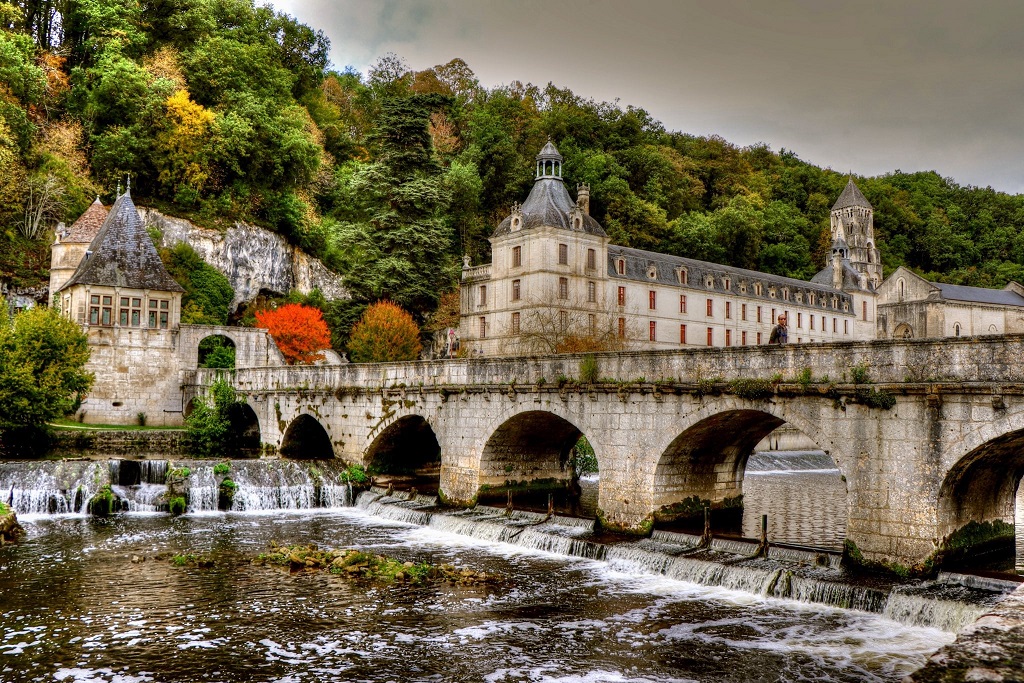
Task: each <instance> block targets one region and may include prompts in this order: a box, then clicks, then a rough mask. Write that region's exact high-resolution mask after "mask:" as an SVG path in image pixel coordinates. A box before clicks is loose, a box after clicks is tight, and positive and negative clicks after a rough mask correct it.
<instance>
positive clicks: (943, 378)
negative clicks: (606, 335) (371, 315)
mask: <svg viewBox="0 0 1024 683" xmlns="http://www.w3.org/2000/svg"><path fill="white" fill-rule="evenodd" d="M594 357H595V359H596V361H597V366H598V375H599V376H600V377H601V378H608V379H610V380H613V381H617V382H633V381H637V380H638V379H640V378H643V380H645V381H646V382H656V381H657V380H659V379H662V378H667V377H672V378H674V379H675V380H676V381H681V382H697V381H700V380H708V379H720V380H722V381H730V380H733V379H740V378H760V379H770V378H771V377H772V376H773V375H775V374H781V375H782V376H783V378H784V379H786V380H789V381H793V380H794V379H795V378H796V376H797V375H798V374H799V373H800V372H801V371H802V370H803V369H804V368H810V370H811V372H812V375H813V377H814V379H815V380H816V381H817V380H820V379H821V378H823V377H828V378H829V379H830V380H831V381H833V382H850V381H852V375H851V371H850V369H851V368H852V367H854V366H857V365H865V366H867V368H868V374H869V377H870V380H871V381H872V382H877V383H903V382H946V383H978V382H980V383H987V382H998V383H1016V382H1024V363H1022V362H1021V359H1022V358H1024V335H1008V336H998V337H996V336H989V337H970V338H959V339H942V340H934V339H929V340H880V341H869V342H845V343H829V344H802V345H788V346H782V347H778V346H758V347H750V346H747V347H731V348H714V349H692V350H690V349H687V350H680V351H644V352H625V353H599V354H594ZM582 360H583V356H581V355H563V356H546V357H524V358H487V359H474V360H441V361H415V362H409V363H391V364H346V365H335V366H313V367H310V366H301V367H295V366H290V367H284V368H250V369H244V370H239V371H237V373H236V385H237V386H238V387H239V388H241V389H243V390H246V391H273V390H277V389H287V388H314V387H363V388H374V387H381V386H389V387H390V386H394V385H399V384H405V385H406V386H408V387H417V386H419V385H420V384H422V385H423V386H425V387H429V386H444V385H488V384H508V383H509V382H513V381H514V382H516V383H518V384H533V383H536V382H537V380H539V379H541V378H543V379H544V380H545V381H546V382H547V383H549V384H553V383H555V382H556V380H557V379H558V378H559V376H565V377H568V378H570V379H575V378H577V377H578V376H579V374H580V364H581V361H582ZM214 374H215V373H212V372H208V371H205V370H199V371H198V372H197V374H196V376H195V381H196V382H198V383H199V384H208V383H209V382H210V381H212V378H213V376H214Z"/></svg>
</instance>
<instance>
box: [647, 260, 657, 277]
mask: <svg viewBox="0 0 1024 683" xmlns="http://www.w3.org/2000/svg"><path fill="white" fill-rule="evenodd" d="M647 277H648V278H650V279H651V280H657V279H658V267H657V266H656V265H654V264H653V263H652V264H651V265H649V266H647Z"/></svg>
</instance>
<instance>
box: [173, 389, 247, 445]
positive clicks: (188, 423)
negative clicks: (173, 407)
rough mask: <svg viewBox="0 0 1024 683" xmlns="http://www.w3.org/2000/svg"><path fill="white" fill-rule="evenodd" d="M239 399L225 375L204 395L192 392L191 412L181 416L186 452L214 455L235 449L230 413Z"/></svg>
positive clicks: (233, 410) (238, 402) (237, 408)
mask: <svg viewBox="0 0 1024 683" xmlns="http://www.w3.org/2000/svg"><path fill="white" fill-rule="evenodd" d="M242 403H244V401H240V400H239V399H238V394H236V393H235V388H234V387H233V386H231V383H230V382H228V381H227V380H225V379H219V380H217V381H216V382H214V383H213V385H212V386H211V387H210V393H209V397H208V398H207V397H204V396H196V397H195V399H193V402H192V413H191V414H190V415H189V416H188V417H186V418H185V443H186V446H187V447H188V449H189V452H191V453H193V454H195V455H198V456H202V457H215V456H223V455H224V454H226V453H231V452H234V451H237V450H238V448H239V446H240V444H239V440H238V439H237V438H236V433H235V430H234V429H232V425H231V416H232V414H234V413H236V412H237V411H238V410H239V406H240V405H241V404H242Z"/></svg>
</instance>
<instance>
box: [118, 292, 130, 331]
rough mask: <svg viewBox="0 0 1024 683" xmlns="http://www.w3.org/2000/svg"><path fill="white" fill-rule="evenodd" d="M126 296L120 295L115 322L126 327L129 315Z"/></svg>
mask: <svg viewBox="0 0 1024 683" xmlns="http://www.w3.org/2000/svg"><path fill="white" fill-rule="evenodd" d="M128 301H129V299H128V297H126V296H122V297H121V301H120V302H119V303H120V304H121V306H120V309H119V310H118V312H117V324H118V325H121V326H122V327H128V319H129V317H130V316H131V313H130V309H129V308H128Z"/></svg>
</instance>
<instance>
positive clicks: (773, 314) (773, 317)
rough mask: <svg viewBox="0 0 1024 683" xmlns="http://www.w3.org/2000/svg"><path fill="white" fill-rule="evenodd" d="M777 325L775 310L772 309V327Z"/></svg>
mask: <svg viewBox="0 0 1024 683" xmlns="http://www.w3.org/2000/svg"><path fill="white" fill-rule="evenodd" d="M774 324H775V309H774V308H773V309H772V325H774Z"/></svg>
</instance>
